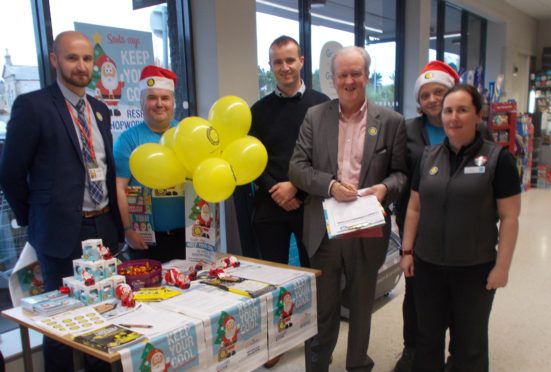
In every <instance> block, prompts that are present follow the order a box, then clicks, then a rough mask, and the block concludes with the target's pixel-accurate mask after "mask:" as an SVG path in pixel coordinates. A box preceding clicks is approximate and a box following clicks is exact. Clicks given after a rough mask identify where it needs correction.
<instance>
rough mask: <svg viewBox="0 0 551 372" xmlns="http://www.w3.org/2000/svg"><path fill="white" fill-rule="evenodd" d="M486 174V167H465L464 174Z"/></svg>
mask: <svg viewBox="0 0 551 372" xmlns="http://www.w3.org/2000/svg"><path fill="white" fill-rule="evenodd" d="M484 172H486V167H485V166H483V165H481V166H479V167H465V174H481V173H484Z"/></svg>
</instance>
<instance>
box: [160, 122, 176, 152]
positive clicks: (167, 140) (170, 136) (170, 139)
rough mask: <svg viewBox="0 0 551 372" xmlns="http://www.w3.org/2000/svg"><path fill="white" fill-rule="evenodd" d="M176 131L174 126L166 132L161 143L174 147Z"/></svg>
mask: <svg viewBox="0 0 551 372" xmlns="http://www.w3.org/2000/svg"><path fill="white" fill-rule="evenodd" d="M174 132H176V127H172V128H170V129H168V130H167V131H166V132H164V133H163V135H162V136H161V141H160V144H161V145H163V146H166V147H169V148H171V149H174Z"/></svg>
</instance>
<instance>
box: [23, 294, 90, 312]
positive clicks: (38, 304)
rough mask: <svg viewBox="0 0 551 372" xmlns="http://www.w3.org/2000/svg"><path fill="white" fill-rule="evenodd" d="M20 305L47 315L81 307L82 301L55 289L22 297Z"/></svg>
mask: <svg viewBox="0 0 551 372" xmlns="http://www.w3.org/2000/svg"><path fill="white" fill-rule="evenodd" d="M21 307H22V308H23V309H25V310H28V311H31V312H32V313H34V314H37V315H46V316H48V315H54V314H58V313H61V312H63V311H67V310H70V309H74V308H77V307H82V303H81V302H80V301H79V300H77V299H75V298H73V297H69V295H68V294H66V293H61V292H60V291H59V290H55V291H50V292H46V293H41V294H39V295H36V296H31V297H25V298H22V299H21Z"/></svg>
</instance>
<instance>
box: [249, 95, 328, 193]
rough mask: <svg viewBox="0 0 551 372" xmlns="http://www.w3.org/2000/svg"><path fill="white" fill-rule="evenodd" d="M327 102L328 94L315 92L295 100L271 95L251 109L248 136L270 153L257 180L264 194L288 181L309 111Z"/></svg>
mask: <svg viewBox="0 0 551 372" xmlns="http://www.w3.org/2000/svg"><path fill="white" fill-rule="evenodd" d="M328 100H329V97H327V96H326V95H325V94H323V93H320V92H317V91H315V90H312V89H306V90H305V91H304V94H303V95H300V96H298V97H292V98H282V97H278V96H277V95H276V94H275V93H274V92H272V93H271V94H269V95H267V96H266V97H264V98H262V99H260V100H259V101H257V102H256V103H255V104H254V105H253V106H252V107H251V112H252V124H251V130H250V133H249V134H250V135H251V136H254V137H256V138H258V139H259V140H260V141H261V142H262V143H263V144H264V146H265V147H266V150H267V151H268V165H267V166H266V169H265V170H264V172H263V173H262V175H261V176H260V177H259V178H257V179H256V180H255V183H256V184H257V185H258V186H259V188H260V190H261V191H264V192H268V190H269V189H270V188H271V187H272V186H273V185H275V184H276V183H278V182H283V181H288V180H289V177H288V176H287V172H288V170H289V160H290V159H291V155H293V150H294V148H295V143H296V141H297V138H298V133H299V130H300V126H301V125H302V121H303V120H304V116H305V115H306V111H307V110H308V109H309V108H310V107H312V106H315V105H317V104H319V103H322V102H325V101H328Z"/></svg>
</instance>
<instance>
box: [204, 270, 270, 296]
mask: <svg viewBox="0 0 551 372" xmlns="http://www.w3.org/2000/svg"><path fill="white" fill-rule="evenodd" d="M201 283H203V284H208V285H213V286H216V287H218V288H220V289H222V290H224V291H228V292H231V293H235V294H238V295H241V296H246V297H259V296H262V295H263V294H265V293H268V292H271V291H272V290H274V288H275V286H273V285H271V284H268V283H264V282H259V281H258V280H251V279H244V278H239V277H237V276H233V275H225V276H221V277H220V278H208V279H204V280H201Z"/></svg>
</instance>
